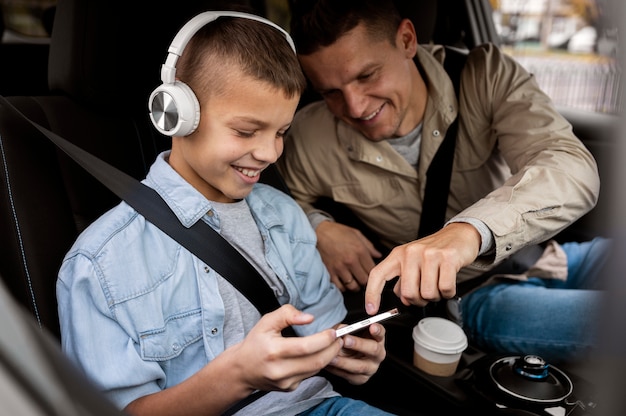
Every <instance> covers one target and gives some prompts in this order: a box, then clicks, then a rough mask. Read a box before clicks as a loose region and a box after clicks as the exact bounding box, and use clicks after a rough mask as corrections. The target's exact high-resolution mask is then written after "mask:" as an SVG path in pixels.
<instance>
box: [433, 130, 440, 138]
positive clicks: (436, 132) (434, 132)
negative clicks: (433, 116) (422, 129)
mask: <svg viewBox="0 0 626 416" xmlns="http://www.w3.org/2000/svg"><path fill="white" fill-rule="evenodd" d="M440 134H441V133H439V130H435V131H433V136H435V137H439V135H440Z"/></svg>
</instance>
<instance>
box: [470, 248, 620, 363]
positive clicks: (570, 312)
mask: <svg viewBox="0 0 626 416" xmlns="http://www.w3.org/2000/svg"><path fill="white" fill-rule="evenodd" d="M610 244H611V241H610V240H608V239H604V238H595V239H593V240H591V241H588V242H584V243H566V244H564V245H563V249H564V250H565V253H566V254H567V263H568V277H567V280H566V281H561V280H556V279H541V278H538V277H531V278H529V279H528V281H524V282H510V281H507V282H503V283H497V284H493V285H489V286H486V287H483V288H480V289H478V290H476V291H474V292H472V293H470V294H468V295H466V296H465V297H463V300H462V302H461V305H462V308H463V309H462V311H463V326H464V329H465V331H466V333H467V335H468V337H469V339H470V340H471V342H472V343H473V345H475V346H476V347H478V348H480V349H482V350H484V351H485V352H497V353H506V354H515V355H524V354H536V355H539V356H541V357H542V358H543V359H544V360H546V361H547V362H548V363H551V364H555V363H559V362H566V361H574V360H580V359H583V358H585V357H586V356H587V354H589V353H590V352H591V351H592V349H593V347H594V344H595V341H596V337H597V335H598V334H597V331H596V329H597V327H598V324H599V322H600V315H601V313H602V309H603V307H604V302H603V301H604V297H603V296H604V292H602V291H601V287H602V279H604V278H606V276H604V274H603V265H604V264H605V263H606V260H607V258H608V256H609V253H610Z"/></svg>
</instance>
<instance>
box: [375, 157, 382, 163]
mask: <svg viewBox="0 0 626 416" xmlns="http://www.w3.org/2000/svg"><path fill="white" fill-rule="evenodd" d="M376 161H377V162H379V163H380V162H382V161H383V157H382V156H380V155H378V156H376Z"/></svg>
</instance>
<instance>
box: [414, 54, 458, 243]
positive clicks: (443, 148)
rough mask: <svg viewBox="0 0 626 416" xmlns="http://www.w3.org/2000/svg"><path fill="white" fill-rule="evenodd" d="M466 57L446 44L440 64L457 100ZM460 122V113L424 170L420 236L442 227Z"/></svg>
mask: <svg viewBox="0 0 626 416" xmlns="http://www.w3.org/2000/svg"><path fill="white" fill-rule="evenodd" d="M466 60H467V52H466V51H463V50H460V49H456V48H452V47H446V58H445V60H444V62H443V66H444V68H445V70H446V72H447V73H448V76H449V77H450V80H451V81H452V85H453V86H454V92H455V94H456V97H457V100H458V98H459V91H460V85H461V71H462V70H463V66H464V65H465V61H466ZM458 126H459V115H458V110H457V116H456V118H455V119H454V121H453V122H452V124H451V125H450V127H448V131H447V132H446V136H445V137H444V139H443V142H441V145H440V146H439V149H438V150H437V153H435V157H434V158H433V161H432V162H431V164H430V166H429V167H428V170H427V171H426V189H425V191H424V192H425V193H424V203H423V204H422V215H421V217H420V226H419V230H418V234H417V237H418V238H422V237H426V236H427V235H430V234H432V233H434V232H436V231H438V230H439V229H441V227H443V224H444V222H445V219H446V209H447V208H448V194H449V193H450V178H451V177H452V162H453V160H454V148H455V146H456V136H457V132H458Z"/></svg>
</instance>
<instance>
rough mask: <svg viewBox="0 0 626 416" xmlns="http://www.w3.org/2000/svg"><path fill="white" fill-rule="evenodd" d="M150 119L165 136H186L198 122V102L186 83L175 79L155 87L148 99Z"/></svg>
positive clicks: (194, 128) (193, 129)
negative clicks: (171, 82) (170, 82)
mask: <svg viewBox="0 0 626 416" xmlns="http://www.w3.org/2000/svg"><path fill="white" fill-rule="evenodd" d="M148 108H149V110H150V120H152V124H154V127H155V128H156V129H157V130H158V131H160V132H161V133H163V134H165V135H166V136H188V135H190V134H191V133H193V132H194V131H195V130H196V128H197V127H198V123H200V103H199V102H198V98H197V97H196V95H195V94H194V93H193V91H192V90H191V88H189V86H187V84H185V83H183V82H181V81H175V82H174V83H173V84H162V85H160V86H159V87H157V88H156V89H155V90H154V91H153V92H152V94H150V98H149V100H148Z"/></svg>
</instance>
